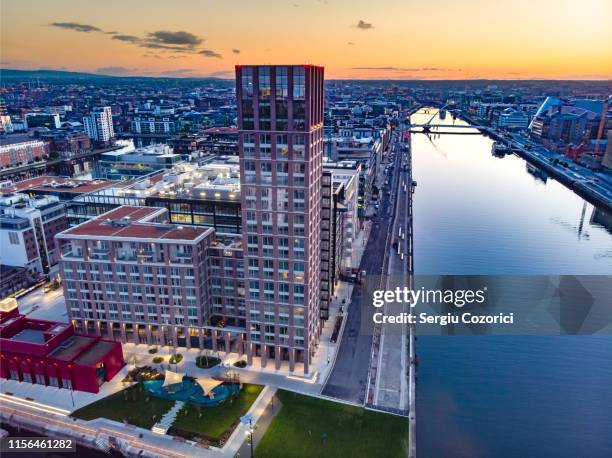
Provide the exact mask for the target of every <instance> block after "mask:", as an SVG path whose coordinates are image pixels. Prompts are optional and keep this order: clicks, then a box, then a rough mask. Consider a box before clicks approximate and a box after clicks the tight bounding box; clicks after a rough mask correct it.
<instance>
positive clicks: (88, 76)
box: [0, 68, 228, 83]
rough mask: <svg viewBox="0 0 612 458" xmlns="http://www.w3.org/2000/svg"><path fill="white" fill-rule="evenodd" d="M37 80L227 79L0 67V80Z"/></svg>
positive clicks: (58, 81) (95, 81)
mask: <svg viewBox="0 0 612 458" xmlns="http://www.w3.org/2000/svg"><path fill="white" fill-rule="evenodd" d="M31 80H39V81H41V82H45V81H47V82H51V83H70V82H73V83H77V82H81V83H88V82H91V83H104V82H109V83H113V82H121V81H122V80H123V81H125V82H138V81H151V80H160V81H168V80H175V81H228V80H223V79H221V78H212V77H210V78H209V77H206V78H196V77H188V78H178V77H157V76H116V75H101V74H97V73H84V72H68V71H63V70H18V69H14V68H3V69H0V81H2V82H6V83H15V82H19V81H31Z"/></svg>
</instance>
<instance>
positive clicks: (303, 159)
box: [236, 65, 323, 373]
mask: <svg viewBox="0 0 612 458" xmlns="http://www.w3.org/2000/svg"><path fill="white" fill-rule="evenodd" d="M236 95H237V101H238V102H237V105H238V132H239V141H238V149H239V155H240V170H241V177H240V180H241V199H242V220H243V221H242V230H243V243H244V245H245V251H244V271H245V284H246V285H247V291H248V297H247V302H246V308H247V317H246V325H247V330H248V342H249V345H248V348H247V359H248V362H249V363H252V361H253V357H254V356H258V357H261V364H262V365H263V366H266V365H267V364H268V361H272V362H273V364H274V365H275V367H277V368H278V367H280V366H281V362H282V361H288V362H289V368H290V369H291V370H294V368H295V365H296V363H302V364H303V370H304V373H308V372H309V364H310V362H311V358H312V356H313V354H314V351H315V349H316V346H317V343H318V339H319V335H320V332H321V323H322V321H321V318H320V316H321V311H320V271H321V267H320V262H321V261H320V237H321V227H320V225H321V187H322V183H321V177H322V156H323V68H322V67H317V66H312V65H293V66H240V65H239V66H237V67H236Z"/></svg>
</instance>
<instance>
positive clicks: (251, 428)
mask: <svg viewBox="0 0 612 458" xmlns="http://www.w3.org/2000/svg"><path fill="white" fill-rule="evenodd" d="M249 432H250V433H251V458H254V455H253V423H252V419H250V420H249Z"/></svg>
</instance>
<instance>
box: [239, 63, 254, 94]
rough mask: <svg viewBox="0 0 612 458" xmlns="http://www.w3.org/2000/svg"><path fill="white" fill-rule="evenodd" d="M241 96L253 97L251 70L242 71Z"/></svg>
mask: <svg viewBox="0 0 612 458" xmlns="http://www.w3.org/2000/svg"><path fill="white" fill-rule="evenodd" d="M242 96H243V97H253V68H251V67H245V68H244V69H242Z"/></svg>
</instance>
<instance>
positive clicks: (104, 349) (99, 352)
mask: <svg viewBox="0 0 612 458" xmlns="http://www.w3.org/2000/svg"><path fill="white" fill-rule="evenodd" d="M114 347H115V343H114V342H109V341H106V340H98V341H97V342H96V343H95V344H93V345H92V346H91V347H90V348H88V349H87V350H85V352H84V353H83V354H81V355H80V356H79V357H78V358H77V359H75V361H74V362H75V363H76V364H82V365H84V366H90V365H92V364H95V363H97V362H98V361H99V360H100V359H102V358H103V357H104V356H106V354H107V353H108V352H109V351H111V350H112V349H113V348H114Z"/></svg>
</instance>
